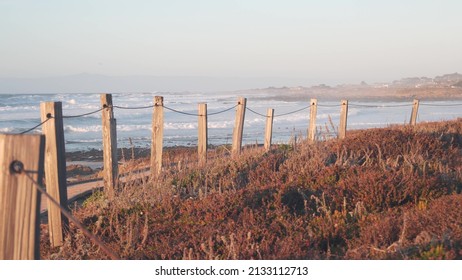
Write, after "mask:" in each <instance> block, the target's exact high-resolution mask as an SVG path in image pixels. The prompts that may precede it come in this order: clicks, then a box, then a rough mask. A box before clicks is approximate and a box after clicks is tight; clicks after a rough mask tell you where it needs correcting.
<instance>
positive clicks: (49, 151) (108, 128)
mask: <svg viewBox="0 0 462 280" xmlns="http://www.w3.org/2000/svg"><path fill="white" fill-rule="evenodd" d="M101 100H102V106H101V108H98V109H97V110H93V111H90V112H86V113H82V114H78V115H63V114H62V106H61V102H47V103H45V104H43V105H46V106H41V119H42V120H43V121H41V122H40V123H38V124H37V125H35V126H33V127H32V128H30V129H27V130H25V131H22V132H20V133H18V134H19V135H23V134H27V133H29V132H31V131H34V130H35V129H37V128H39V127H41V126H42V125H44V124H46V123H47V122H48V121H50V120H51V119H54V121H52V122H49V123H47V124H46V125H44V126H43V127H42V134H43V136H42V135H28V136H21V137H42V138H43V140H45V139H46V141H44V142H46V145H47V146H46V153H44V151H42V152H41V153H40V154H41V155H44V154H45V157H49V158H48V159H47V160H44V165H45V169H46V170H47V172H46V173H45V175H46V176H51V175H53V176H55V175H56V176H57V177H56V178H64V180H61V179H56V180H55V179H53V180H51V179H49V177H46V178H45V179H46V180H45V181H46V182H47V185H46V191H45V188H44V187H43V186H42V185H41V184H40V183H38V182H40V180H35V179H34V177H33V176H35V175H33V174H29V173H30V172H29V171H27V170H25V169H21V168H19V169H18V170H17V171H18V173H23V174H25V175H26V176H27V177H28V178H29V181H31V182H32V183H33V185H34V186H35V188H36V189H37V191H38V192H40V193H42V194H43V195H44V196H45V197H47V199H48V200H49V201H50V203H51V204H49V206H48V207H49V208H55V209H48V215H50V212H51V210H53V211H57V213H60V215H61V214H62V215H63V216H65V217H66V218H67V219H69V220H70V221H72V222H73V223H74V224H75V226H76V227H77V228H79V229H80V230H81V231H82V233H83V234H84V235H85V236H87V237H88V238H90V240H91V241H92V242H93V243H95V244H96V245H98V246H99V247H100V248H101V250H102V251H104V252H105V253H106V254H107V255H108V256H109V257H110V258H111V259H118V256H117V255H116V254H115V253H114V252H112V251H111V250H110V249H109V248H108V247H107V246H106V245H105V244H104V243H102V241H101V240H99V239H98V238H97V237H96V236H94V235H93V234H92V233H91V232H90V231H88V230H87V229H86V228H85V227H84V226H83V225H82V224H81V223H80V222H79V221H78V220H77V219H76V218H75V217H73V216H72V214H71V213H70V212H68V210H67V185H66V184H67V182H66V180H65V174H66V173H65V171H66V161H65V155H64V153H65V149H64V129H63V127H64V126H63V119H74V118H81V117H85V116H89V115H93V114H97V113H101V119H102V129H101V130H102V132H103V137H102V142H103V165H104V166H103V178H104V180H103V182H104V192H105V193H106V194H107V196H108V197H109V199H112V198H113V193H114V192H115V190H117V189H118V187H119V183H120V182H119V173H118V167H117V166H118V157H117V132H116V129H117V123H116V119H115V118H114V113H113V110H114V109H120V110H144V109H150V108H151V109H153V118H152V139H151V140H152V146H151V167H150V174H151V176H152V177H153V178H154V179H155V178H156V176H158V175H159V174H160V173H161V172H162V171H163V169H162V163H163V158H162V150H163V142H164V138H163V129H164V110H163V109H166V110H168V111H171V112H174V113H177V114H181V115H187V116H194V117H198V145H197V146H198V154H199V156H198V164H200V165H202V164H205V163H206V161H207V146H208V145H207V144H208V142H207V141H208V139H209V136H208V132H207V131H208V123H207V116H211V115H218V114H223V113H226V112H228V111H231V110H235V113H236V116H235V124H234V129H233V135H232V149H231V150H230V153H232V154H233V155H235V156H238V155H239V154H240V150H241V148H242V138H243V128H244V117H245V112H246V110H248V111H249V112H251V113H253V114H255V115H258V116H261V117H263V118H265V119H266V126H265V132H264V139H265V140H264V147H265V150H266V151H268V150H270V149H271V141H272V129H273V120H274V118H277V117H281V116H287V115H291V114H296V113H299V112H302V111H304V110H308V109H309V110H310V115H309V117H307V120H309V127H308V140H310V141H315V140H316V139H319V138H316V134H317V133H318V132H317V129H316V128H317V126H316V118H317V116H316V114H317V107H321V108H323V107H325V108H339V107H340V123H339V126H338V129H337V130H335V129H334V131H335V132H336V133H337V137H338V138H339V139H343V138H345V137H346V133H347V130H346V128H347V116H348V107H349V106H350V107H357V108H379V109H380V108H399V107H410V106H412V112H411V119H410V122H409V124H410V125H415V124H416V122H417V117H418V108H419V105H421V106H437V107H444V106H447V107H455V106H462V103H439V104H438V103H428V102H427V103H425V102H424V103H420V104H419V100H414V101H413V103H412V104H384V105H375V104H364V103H359V102H358V103H355V102H353V103H350V104H349V103H348V100H342V101H341V102H340V104H330V103H326V104H318V102H317V100H316V99H312V100H311V102H310V105H308V106H305V107H302V108H299V109H296V110H293V111H290V112H286V113H280V114H274V111H275V109H273V108H268V109H267V113H266V114H263V113H260V112H258V110H256V109H255V108H250V107H247V99H246V98H243V97H240V98H239V100H238V102H237V103H236V104H235V105H233V106H230V107H227V108H225V109H222V110H218V111H216V112H211V113H207V108H206V104H205V103H201V104H200V106H199V109H198V112H197V113H190V112H185V111H181V110H178V109H176V108H171V107H169V106H165V105H164V104H163V97H161V96H157V97H156V99H155V100H156V102H155V104H154V105H147V106H137V107H129V106H118V105H112V96H111V95H110V94H105V95H104V96H102V99H101ZM50 108H53V109H50ZM329 121H330V122H331V124H332V121H331V120H330V117H329ZM0 136H4V135H0ZM12 137H16V136H15V135H12ZM11 143H12V145H15V144H16V145H18V146H19V145H20V144H19V143H15V141H12V142H11ZM20 146H21V149H23V147H25V146H28V145H25V144H21V145H20ZM44 146H45V145H43V146H42V149H44ZM0 148H1V147H0ZM28 148H29V147H28ZM7 150H12V148H8V149H7ZM0 160H2V159H0ZM41 160H43V159H41ZM33 170H35V169H33ZM49 171H50V172H49ZM41 172H43V170H42V171H41ZM10 173H12V172H10ZM11 175H12V174H9V176H11ZM38 178H40V176H39V177H38ZM50 178H51V177H50ZM53 178H55V177H53ZM13 181H14V180H13ZM60 191H61V192H62V191H64V192H66V196H62V197H61V195H60ZM62 199H64V200H65V201H63V200H62ZM54 213H55V214H56V212H54ZM49 223H51V219H49ZM64 228H65V227H64V225H62V224H59V226H55V225H53V226H51V224H50V236H57V235H58V233H57V232H54V231H58V230H61V231H64ZM51 243H52V246H61V245H62V242H61V243H59V242H58V243H56V244H55V243H53V241H51Z"/></svg>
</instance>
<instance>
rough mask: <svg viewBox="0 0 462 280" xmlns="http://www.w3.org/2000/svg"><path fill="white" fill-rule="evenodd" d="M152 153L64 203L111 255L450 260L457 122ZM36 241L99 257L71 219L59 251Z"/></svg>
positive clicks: (460, 214)
mask: <svg viewBox="0 0 462 280" xmlns="http://www.w3.org/2000/svg"><path fill="white" fill-rule="evenodd" d="M164 160H165V164H164V166H165V168H164V170H163V172H162V174H161V175H160V176H159V177H157V178H146V179H140V180H137V181H133V182H131V183H127V184H124V185H121V186H120V189H119V190H118V191H117V193H116V196H115V198H114V199H109V198H108V197H106V195H105V194H104V193H103V192H95V193H94V194H93V195H91V196H90V197H89V198H87V199H86V200H85V201H83V203H81V204H75V205H73V206H72V208H73V214H74V215H75V216H76V217H77V218H78V219H79V220H80V221H82V222H83V223H84V225H85V226H86V227H87V228H88V229H89V230H90V231H91V232H92V233H93V234H94V235H95V236H97V237H98V238H99V239H101V240H102V241H103V242H104V243H106V244H107V245H108V247H109V248H110V249H111V250H113V251H114V252H115V253H116V254H117V255H119V256H120V257H121V258H123V259H461V258H462V194H461V192H462V119H458V120H454V121H447V122H439V123H423V124H418V125H416V126H413V127H410V126H390V127H388V128H380V129H367V130H357V131H351V132H349V133H348V135H347V137H346V138H345V139H342V140H337V139H331V140H325V141H319V142H315V143H311V142H309V141H308V140H301V141H300V139H299V141H293V142H292V143H291V144H286V145H275V146H274V147H273V148H272V149H271V150H270V151H269V152H265V151H264V150H263V149H262V148H261V147H258V146H255V147H252V146H248V147H246V148H245V149H244V150H243V152H242V154H241V155H240V156H239V157H233V156H232V155H230V152H229V148H228V147H227V146H220V147H217V148H215V149H213V150H212V151H211V152H210V153H209V156H208V161H207V163H206V164H205V165H204V166H198V165H197V164H196V162H197V155H196V153H195V151H193V150H191V149H178V150H170V151H167V152H166V156H165V159H164ZM140 162H142V160H140V159H137V160H133V167H132V169H135V166H140ZM124 169H125V170H128V171H129V170H130V163H128V164H127V165H126V166H125V167H124ZM48 240H49V237H48V231H47V226H46V225H45V224H43V225H41V258H43V259H106V258H108V256H106V255H105V254H104V253H103V252H102V251H101V250H100V249H99V247H98V246H96V245H94V244H93V243H92V242H91V240H89V239H87V238H86V237H85V236H84V235H83V234H82V233H81V231H80V230H79V229H78V228H76V227H75V226H74V225H73V224H72V223H71V225H70V228H69V232H68V234H67V237H66V240H65V243H64V245H63V246H62V247H59V248H50V247H49V245H48V244H49V243H48Z"/></svg>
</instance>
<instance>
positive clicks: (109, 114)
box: [101, 94, 119, 199]
mask: <svg viewBox="0 0 462 280" xmlns="http://www.w3.org/2000/svg"><path fill="white" fill-rule="evenodd" d="M101 106H102V107H103V108H104V109H103V110H102V125H103V165H104V167H103V168H104V172H103V180H104V189H105V191H106V193H107V195H108V197H109V198H110V199H112V198H114V192H115V190H116V188H117V186H118V179H119V178H118V176H119V175H118V170H119V167H118V165H117V160H118V158H117V130H116V129H117V122H116V119H115V118H114V111H113V107H112V95H111V94H101Z"/></svg>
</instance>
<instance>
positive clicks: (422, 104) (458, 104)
mask: <svg viewBox="0 0 462 280" xmlns="http://www.w3.org/2000/svg"><path fill="white" fill-rule="evenodd" d="M420 105H421V106H431V107H453V106H462V103H454V104H430V103H420Z"/></svg>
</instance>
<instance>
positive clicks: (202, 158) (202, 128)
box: [197, 103, 207, 165]
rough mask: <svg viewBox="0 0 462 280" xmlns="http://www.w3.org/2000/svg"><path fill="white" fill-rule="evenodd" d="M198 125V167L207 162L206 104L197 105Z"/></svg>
mask: <svg viewBox="0 0 462 280" xmlns="http://www.w3.org/2000/svg"><path fill="white" fill-rule="evenodd" d="M198 118H199V120H198V121H199V125H198V133H199V135H198V136H199V137H198V141H197V151H198V153H199V165H203V164H205V163H206V162H207V104H205V103H200V104H199V117H198Z"/></svg>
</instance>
